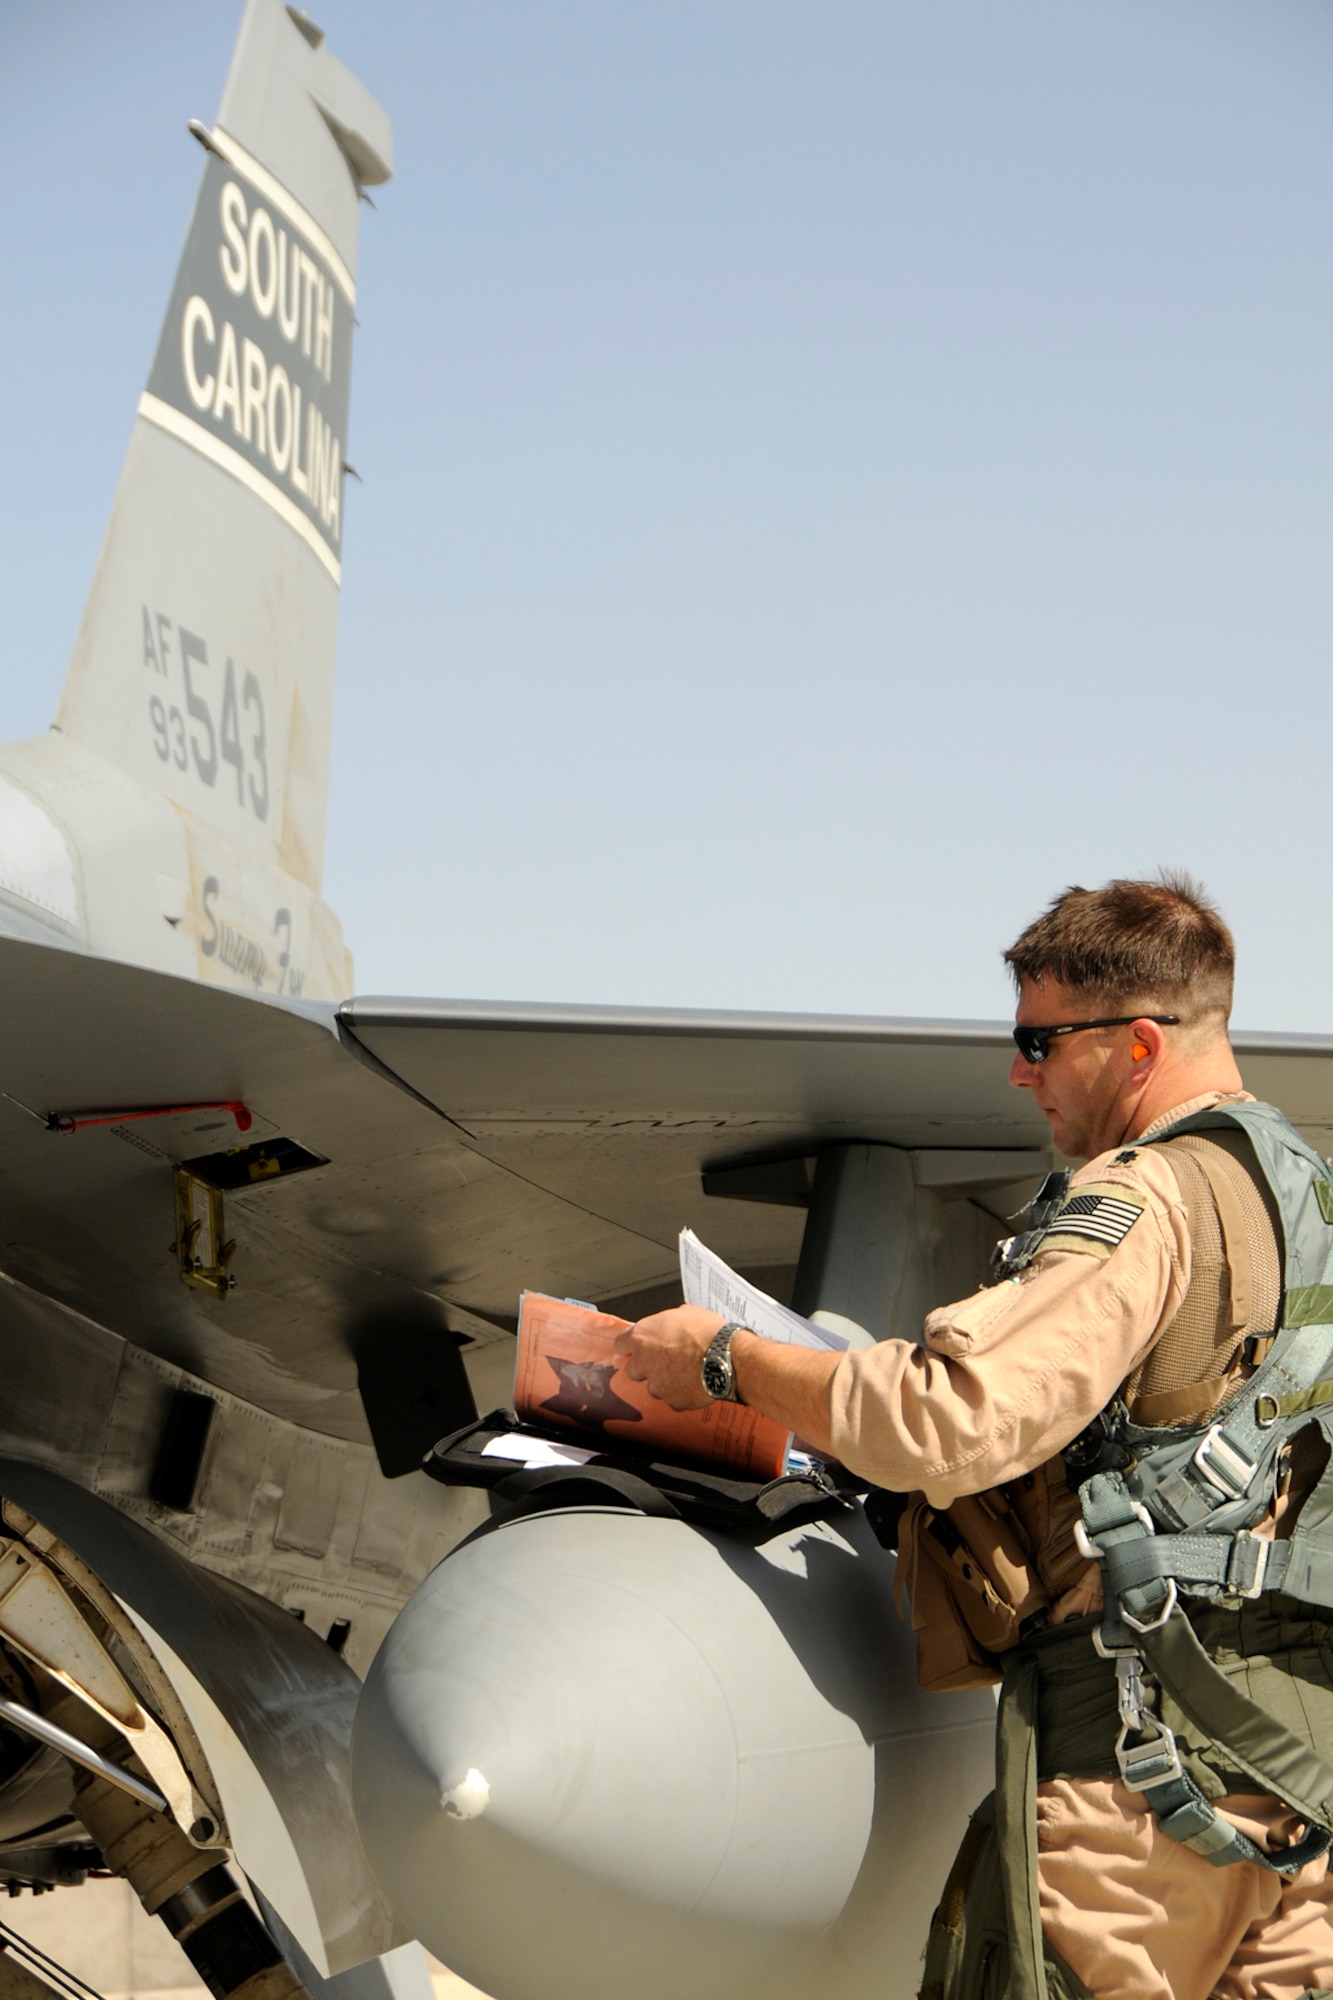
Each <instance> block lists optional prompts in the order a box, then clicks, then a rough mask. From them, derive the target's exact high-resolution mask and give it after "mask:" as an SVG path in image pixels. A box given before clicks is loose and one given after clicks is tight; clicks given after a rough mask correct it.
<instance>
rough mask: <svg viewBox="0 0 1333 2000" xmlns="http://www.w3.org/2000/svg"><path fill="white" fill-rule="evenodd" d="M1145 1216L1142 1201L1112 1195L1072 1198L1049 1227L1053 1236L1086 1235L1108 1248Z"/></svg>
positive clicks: (1121, 1238)
mask: <svg viewBox="0 0 1333 2000" xmlns="http://www.w3.org/2000/svg"><path fill="white" fill-rule="evenodd" d="M1142 1213H1143V1203H1142V1202H1141V1201H1133V1200H1129V1201H1125V1200H1122V1199H1121V1198H1120V1197H1119V1196H1118V1195H1113V1194H1076V1195H1071V1197H1070V1199H1069V1200H1068V1201H1067V1202H1066V1203H1065V1205H1064V1207H1063V1208H1062V1209H1061V1210H1060V1213H1059V1214H1058V1215H1057V1216H1056V1218H1055V1220H1054V1222H1053V1223H1052V1224H1051V1227H1050V1234H1051V1235H1052V1236H1083V1237H1086V1238H1087V1239H1088V1241H1089V1242H1091V1243H1104V1244H1105V1245H1106V1246H1107V1248H1108V1249H1112V1250H1113V1249H1114V1248H1115V1246H1116V1244H1117V1243H1119V1242H1121V1241H1122V1240H1123V1238H1124V1237H1126V1236H1127V1235H1128V1234H1129V1232H1130V1230H1131V1229H1132V1228H1133V1227H1134V1224H1135V1223H1136V1222H1137V1221H1138V1219H1139V1217H1140V1216H1141V1215H1142Z"/></svg>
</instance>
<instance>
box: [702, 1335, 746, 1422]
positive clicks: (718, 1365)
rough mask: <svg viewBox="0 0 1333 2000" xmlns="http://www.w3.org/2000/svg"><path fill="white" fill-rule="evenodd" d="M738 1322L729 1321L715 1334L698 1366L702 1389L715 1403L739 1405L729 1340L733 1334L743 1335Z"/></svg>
mask: <svg viewBox="0 0 1333 2000" xmlns="http://www.w3.org/2000/svg"><path fill="white" fill-rule="evenodd" d="M744 1332H745V1328H744V1327H743V1326H742V1325H741V1323H740V1321H739V1320H734V1319H733V1320H729V1321H728V1322H727V1324H726V1326H724V1327H723V1328H722V1330H721V1332H720V1333H715V1334H714V1335H713V1338H712V1340H711V1341H710V1343H709V1346H708V1351H707V1353H706V1354H705V1355H704V1358H703V1360H702V1362H701V1363H700V1365H699V1373H700V1375H701V1376H702V1377H703V1385H704V1388H705V1389H706V1390H707V1391H708V1394H709V1395H710V1396H711V1397H712V1399H713V1401H714V1402H715V1403H739V1402H740V1400H741V1399H740V1395H739V1392H738V1391H737V1388H736V1370H735V1369H734V1368H733V1367H732V1365H731V1338H732V1335H733V1334H736V1333H744Z"/></svg>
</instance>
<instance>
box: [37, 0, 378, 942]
mask: <svg viewBox="0 0 1333 2000" xmlns="http://www.w3.org/2000/svg"><path fill="white" fill-rule="evenodd" d="M192 130H194V131H195V133H196V136H197V137H199V138H200V139H201V140H202V142H203V143H204V145H205V146H206V148H207V150H208V159H207V161H206V164H205V167H204V175H203V184H202V186H201V188H200V192H199V198H198V201H197V203H196V205H195V210H194V216H193V219H192V221H191V224H190V231H189V236H188V239H187V241H186V245H185V252H184V255H183V257H182V259H181V263H180V268H179V270H178V272H177V277H176V283H175V287H174V290H173V292H172V296H171V303H170V306H169V307H168V310H167V317H166V322H165V324H164V326H163V329H162V336H161V340H160V342H159V344H158V349H157V355H156V358H155V360H154V362H153V367H152V372H151V374H150V377H149V381H148V387H147V390H146V392H145V394H144V396H143V398H142V400H141V402H140V404H139V412H138V417H137V420H136V422H135V426H134V432H133V436H132V438H131V440H130V447H129V452H128V454H127V457H126V461H125V466H124V470H123V472H122V474H121V480H120V486H119V489H118V491H117V494H116V500H115V505H114V508H113V510H112V514H111V521H110V525H109V527H108V530H107V536H106V541H105V544H104V547H103V550H102V556H101V560H100V563H99V566H98V571H97V575H96V578H95V580H94V583H93V587H92V591H91V593H90V596H89V599H88V604H87V607H86V609H85V612H84V617H83V624H82V627H81V629H80V632H79V636H78V639H77V642H76V644H75V648H74V654H73V658H72V660H71V663H70V668H69V673H68V676H67V679H66V682H65V688H64V693H63V695H62V698H61V703H60V711H59V716H58V726H59V727H60V729H62V730H63V731H65V732H66V733H67V735H69V736H70V737H72V738H75V739H76V740H79V741H81V742H82V743H84V744H86V745H87V746H88V747H89V748H91V749H93V750H95V751H97V752H99V753H100V754H101V755H102V756H104V757H107V758H109V759H110V760H111V761H112V762H113V763H115V764H116V765H118V766H119V767H120V768H121V769H122V770H123V771H125V772H127V773H128V774H129V775H130V776H131V777H132V778H134V779H136V780H138V781H139V782H140V783H141V784H143V785H145V786H148V787H149V788H150V789H152V790H154V791H157V792H160V793H163V794H165V795H166V796H167V797H168V798H169V799H170V800H171V801H172V802H173V803H174V804H175V805H176V806H177V807H179V808H181V810H182V816H183V817H184V818H185V820H186V824H187V827H192V828H193V829H194V830H195V832H196V833H197V834H198V836H199V837H200V840H201V842H202V849H203V850H205V851H203V852H201V855H200V856H198V857H196V873H198V874H199V875H200V877H201V879H202V877H203V871H204V870H205V869H207V868H211V867H214V866H216V864H215V863H214V862H213V861H211V860H210V859H209V856H208V853H207V851H206V850H207V849H208V845H209V840H210V838H212V837H217V838H218V839H219V840H220V841H221V842H222V843H225V848H226V851H227V852H228V853H230V854H232V855H235V854H236V853H237V851H239V856H240V857H241V861H240V863H238V864H237V866H240V865H242V864H243V863H246V862H248V863H253V864H256V865H258V866H260V867H261V868H264V870H265V873H266V874H267V872H268V870H269V869H271V868H273V867H276V868H277V869H279V870H281V871H282V872H283V874H285V875H287V876H290V877H292V878H294V879H295V881H296V882H297V883H298V884H301V885H303V886H304V887H306V888H308V889H309V890H311V891H312V892H313V893H314V894H316V895H318V892H319V887H320V881H321V875H322V870H323V854H324V833H325V814H326V803H327V792H328V769H329V743H330V732H331V722H332V703H333V669H334V649H335V640H336V630H337V610H338V588H339V581H340V576H341V561H342V535H343V471H344V466H343V450H344V443H345V440H346V437H347V411H348V394H349V385H350V377H351V342H352V325H353V305H354V302H355V272H356V248H357V224H358V217H359V201H360V192H361V188H362V186H364V185H366V184H372V185H373V184H377V183H379V182H381V181H385V180H387V179H388V178H389V175H390V172H391V154H390V131H389V122H388V119H387V117H386V116H385V114H384V112H383V111H382V110H381V109H380V107H379V105H378V104H376V103H375V101H374V100H373V99H372V98H371V97H370V96H369V94H368V93H367V92H366V91H365V90H364V89H363V88H362V86H361V85H360V84H359V83H358V82H357V81H356V79H355V78H354V77H352V76H351V75H350V74H349V72H348V71H347V70H345V69H343V68H342V66H341V65H340V64H339V63H337V62H336V61H335V60H334V59H333V57H332V56H330V55H329V53H328V51H327V50H326V49H325V48H324V46H323V36H322V34H321V32H320V30H319V29H317V28H316V27H315V26H314V24H313V23H312V22H311V21H310V20H309V18H308V17H307V16H306V15H304V14H303V13H300V12H298V11H297V10H295V9H292V8H285V7H283V6H282V5H280V4H279V0H248V4H247V6H246V11H245V16H244V20H243V22H242V25H241V31H240V36H239V39H238V42H237V45H236V52H235V55H234V57H233V61H232V67H231V72H230V75H229V76H228V79H227V85H226V89H225V92H224V94H223V99H222V106H221V110H220V112H219V115H218V121H217V124H216V126H215V127H214V128H213V130H212V131H211V132H208V131H206V130H205V129H204V128H203V127H202V126H198V125H196V126H194V127H192ZM192 844H197V843H192ZM233 872H236V868H235V867H234V868H233ZM209 879H211V878H209ZM205 949H206V946H205Z"/></svg>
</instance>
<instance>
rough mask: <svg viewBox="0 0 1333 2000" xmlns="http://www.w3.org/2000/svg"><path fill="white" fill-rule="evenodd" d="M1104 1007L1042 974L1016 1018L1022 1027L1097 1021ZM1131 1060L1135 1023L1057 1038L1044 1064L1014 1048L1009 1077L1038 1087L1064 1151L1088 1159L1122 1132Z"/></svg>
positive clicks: (1025, 987) (1024, 995)
mask: <svg viewBox="0 0 1333 2000" xmlns="http://www.w3.org/2000/svg"><path fill="white" fill-rule="evenodd" d="M1110 1011H1112V1012H1119V1011H1121V1010H1120V1009H1114V1008H1113V1009H1111V1010H1110ZM1126 1011H1127V1010H1126ZM1102 1012H1103V1009H1102V1008H1100V1007H1097V1006H1093V1005H1092V1004H1091V1002H1090V1001H1089V1000H1088V997H1087V995H1086V994H1079V993H1075V992H1073V991H1071V989H1070V988H1069V987H1067V986H1062V985H1061V984H1060V981H1059V980H1058V979H1043V980H1042V981H1041V983H1040V984H1039V985H1038V984H1035V983H1034V982H1033V981H1032V980H1030V979H1025V980H1023V982H1022V984H1021V986H1020V988H1019V995H1018V1006H1017V1008H1016V1009H1015V1011H1014V1018H1015V1020H1016V1021H1017V1022H1018V1023H1019V1025H1020V1026H1023V1027H1028V1026H1030V1027H1036V1028H1040V1027H1055V1026H1056V1025H1058V1024H1059V1023H1061V1022H1065V1021H1086V1020H1089V1019H1096V1017H1097V1016H1098V1015H1099V1014H1100V1013H1102ZM1130 1060H1131V1059H1130V1030H1129V1029H1128V1028H1093V1029H1091V1030H1089V1031H1088V1032H1087V1033H1086V1034H1081V1035H1060V1036H1057V1037H1056V1039H1055V1040H1054V1041H1053V1042H1051V1043H1050V1045H1049V1048H1048V1051H1047V1056H1046V1060H1045V1062H1041V1063H1030V1062H1027V1061H1025V1059H1024V1058H1023V1057H1022V1056H1021V1055H1019V1054H1018V1053H1017V1052H1016V1051H1015V1054H1014V1059H1013V1062H1012V1063H1011V1064H1010V1066H1009V1081H1010V1083H1012V1084H1014V1085H1015V1086H1016V1087H1017V1088H1018V1089H1019V1090H1030V1091H1031V1092H1032V1095H1033V1096H1034V1097H1035V1098H1036V1100H1037V1103H1038V1104H1039V1105H1040V1107H1041V1109H1042V1112H1043V1113H1044V1114H1045V1117H1046V1120H1047V1122H1048V1124H1049V1125H1050V1128H1051V1137H1052V1139H1053V1140H1054V1141H1055V1144H1056V1146H1057V1147H1058V1149H1059V1151H1060V1152H1062V1153H1065V1154H1067V1155H1068V1156H1069V1157H1070V1158H1071V1159H1076V1160H1089V1159H1091V1158H1092V1157H1093V1156H1094V1154H1096V1153H1102V1152H1105V1151H1106V1149H1107V1148H1108V1147H1110V1146H1114V1145H1115V1144H1116V1143H1117V1141H1118V1140H1119V1139H1120V1138H1121V1137H1122V1136H1123V1133H1124V1129H1125V1120H1126V1107H1125V1106H1124V1105H1123V1104H1122V1102H1121V1091H1122V1088H1123V1086H1124V1083H1125V1080H1126V1077H1127V1075H1128V1073H1129V1069H1130Z"/></svg>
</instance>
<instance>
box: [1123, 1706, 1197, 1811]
mask: <svg viewBox="0 0 1333 2000" xmlns="http://www.w3.org/2000/svg"><path fill="white" fill-rule="evenodd" d="M1145 1720H1146V1721H1147V1722H1150V1723H1151V1724H1152V1726H1153V1728H1154V1729H1155V1730H1156V1732H1157V1733H1156V1735H1155V1736H1151V1737H1149V1739H1148V1741H1147V1742H1146V1743H1133V1744H1130V1743H1127V1742H1126V1740H1125V1739H1126V1737H1127V1736H1128V1735H1129V1733H1130V1730H1129V1725H1128V1724H1126V1725H1125V1726H1124V1727H1123V1728H1122V1729H1121V1731H1120V1734H1119V1736H1117V1738H1116V1743H1115V1760H1116V1763H1117V1764H1118V1765H1119V1766H1120V1775H1121V1777H1122V1778H1123V1779H1124V1781H1125V1783H1126V1785H1127V1786H1128V1787H1129V1789H1130V1791H1131V1792H1145V1793H1146V1792H1152V1791H1156V1789H1157V1787H1158V1786H1159V1785H1170V1784H1174V1782H1175V1780H1176V1779H1177V1778H1183V1777H1184V1775H1185V1770H1184V1766H1183V1765H1182V1764H1181V1761H1180V1752H1179V1751H1178V1750H1177V1749H1176V1738H1175V1732H1174V1731H1173V1730H1170V1729H1168V1728H1167V1726H1166V1724H1165V1723H1164V1722H1159V1721H1158V1720H1157V1717H1156V1716H1155V1715H1149V1716H1147V1717H1145ZM1140 1726H1142V1725H1140Z"/></svg>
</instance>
